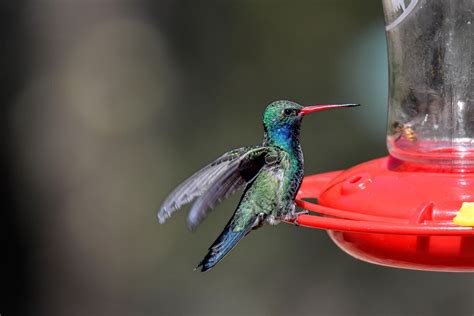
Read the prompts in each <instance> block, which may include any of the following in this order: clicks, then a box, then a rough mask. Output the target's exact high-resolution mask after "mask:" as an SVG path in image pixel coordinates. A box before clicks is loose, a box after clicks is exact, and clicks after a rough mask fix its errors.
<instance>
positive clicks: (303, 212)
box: [293, 210, 309, 226]
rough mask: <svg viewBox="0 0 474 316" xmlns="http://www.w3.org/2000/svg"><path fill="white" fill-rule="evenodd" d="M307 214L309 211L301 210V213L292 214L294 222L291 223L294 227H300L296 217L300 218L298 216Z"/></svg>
mask: <svg viewBox="0 0 474 316" xmlns="http://www.w3.org/2000/svg"><path fill="white" fill-rule="evenodd" d="M308 214H309V211H308V210H303V211H300V212H295V213H294V214H293V216H294V221H293V223H294V224H295V226H300V225H299V224H298V216H300V215H308Z"/></svg>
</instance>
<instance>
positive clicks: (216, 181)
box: [158, 146, 268, 228]
mask: <svg viewBox="0 0 474 316" xmlns="http://www.w3.org/2000/svg"><path fill="white" fill-rule="evenodd" d="M267 151H268V147H262V146H255V147H242V148H238V149H235V150H232V151H230V152H228V153H226V154H224V155H222V156H221V157H219V158H218V159H216V160H215V161H214V162H212V163H211V164H209V165H207V166H206V167H204V168H202V169H201V170H200V171H198V172H196V173H195V174H194V175H192V176H191V177H190V178H188V179H187V180H185V181H184V182H183V183H182V184H181V185H179V186H178V187H177V188H176V189H175V190H174V191H173V192H172V193H171V194H170V195H169V196H168V197H167V198H166V200H165V201H164V202H163V204H162V206H161V208H160V210H159V212H158V219H159V221H160V223H164V222H165V221H166V220H167V219H168V218H169V217H170V216H171V215H172V214H173V213H174V212H175V211H176V210H178V209H179V208H181V207H182V206H183V205H185V204H187V203H190V202H192V201H193V200H194V199H196V198H197V197H201V198H199V199H198V200H197V201H196V203H195V205H194V206H193V208H192V210H191V212H190V216H189V218H188V223H189V226H190V227H191V228H194V227H196V225H197V224H199V223H200V222H201V221H202V219H203V218H205V216H206V215H207V213H208V210H209V209H210V208H212V207H213V206H214V205H215V204H216V203H217V202H219V201H221V200H222V199H225V198H227V197H228V196H229V195H230V194H232V193H233V192H235V191H236V190H238V189H239V188H241V187H242V186H243V185H244V184H245V183H247V182H248V181H249V180H251V179H252V178H253V177H254V176H255V174H257V173H258V171H259V169H260V168H261V166H262V165H263V161H264V160H262V157H264V154H265V153H266V152H267ZM259 164H260V165H259Z"/></svg>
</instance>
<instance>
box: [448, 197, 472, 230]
mask: <svg viewBox="0 0 474 316" xmlns="http://www.w3.org/2000/svg"><path fill="white" fill-rule="evenodd" d="M453 223H454V224H456V225H461V226H474V202H463V203H462V206H461V208H460V209H459V213H458V215H456V217H455V218H453Z"/></svg>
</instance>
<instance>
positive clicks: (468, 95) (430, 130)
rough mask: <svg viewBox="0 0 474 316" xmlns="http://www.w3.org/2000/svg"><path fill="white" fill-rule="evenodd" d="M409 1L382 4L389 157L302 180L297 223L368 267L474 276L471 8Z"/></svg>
mask: <svg viewBox="0 0 474 316" xmlns="http://www.w3.org/2000/svg"><path fill="white" fill-rule="evenodd" d="M408 2H409V3H408ZM408 2H407V1H398V0H383V6H384V14H385V23H386V34H387V43H388V56H389V86H390V89H389V90H390V92H389V104H388V128H387V147H388V150H389V155H388V156H387V157H383V158H379V159H375V160H372V161H368V162H365V163H362V164H360V165H357V166H354V167H352V168H350V169H348V170H345V171H335V172H329V173H324V174H317V175H312V176H308V177H305V179H304V180H303V184H302V186H301V189H300V191H299V193H298V195H297V204H298V206H300V207H301V208H303V209H306V210H309V211H311V212H314V213H312V214H307V215H300V216H299V217H298V219H297V222H298V225H300V226H306V227H311V228H319V229H325V230H328V233H329V236H330V237H331V239H332V240H333V241H334V242H335V243H336V244H337V245H338V246H339V247H340V248H341V249H342V250H344V251H345V252H347V253H348V254H350V255H352V256H354V257H355V258H358V259H361V260H364V261H367V262H371V263H375V264H380V265H384V266H390V267H398V268H408V269H418V270H431V271H453V272H455V271H456V272H461V271H464V272H474V228H473V226H474V207H473V205H474V204H470V203H472V202H474V96H473V90H474V83H473V76H474V68H473V65H474V64H473V59H472V58H473V54H474V30H473V27H472V23H473V22H474V18H473V14H474V2H473V1H472V0H456V1H443V0H430V1H427V0H411V1H408ZM310 199H316V200H317V204H316V203H315V202H313V201H311V200H310Z"/></svg>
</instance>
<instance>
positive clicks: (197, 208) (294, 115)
mask: <svg viewBox="0 0 474 316" xmlns="http://www.w3.org/2000/svg"><path fill="white" fill-rule="evenodd" d="M358 105H359V104H327V105H313V106H301V105H299V104H297V103H294V102H291V101H275V102H272V103H270V104H269V105H268V106H267V107H266V109H265V112H264V114H263V128H264V135H263V142H262V144H261V145H256V146H248V147H241V148H237V149H234V150H231V151H229V152H226V153H225V154H223V155H222V156H220V157H219V158H217V159H216V160H215V161H214V162H212V163H210V164H209V165H207V166H205V167H204V168H202V169H201V170H199V171H198V172H196V173H195V174H193V175H192V176H191V177H189V178H188V179H187V180H185V181H184V182H183V183H182V184H181V185H179V186H178V187H177V188H176V189H175V190H174V191H173V192H171V194H170V195H169V196H168V197H167V198H166V199H165V201H164V202H163V204H162V205H161V208H160V210H159V212H158V220H159V222H160V223H161V224H163V223H164V222H165V221H166V220H167V219H168V218H169V217H170V216H171V215H172V214H173V213H174V212H175V211H177V210H178V209H179V208H181V207H182V206H183V205H185V204H187V203H190V202H192V201H194V204H193V205H192V207H191V209H190V211H189V214H188V218H187V223H188V227H189V228H190V229H191V230H194V229H195V228H196V227H197V226H198V225H199V224H200V223H201V222H202V220H203V219H204V218H205V217H206V216H207V215H208V213H209V212H210V210H211V209H212V208H213V207H214V206H215V205H216V204H217V203H218V202H220V201H222V200H223V199H226V198H227V197H229V196H230V195H231V194H232V193H234V192H235V191H237V190H238V189H241V188H244V191H243V194H242V197H241V199H240V202H239V204H238V206H237V209H236V210H235V212H234V214H233V216H232V217H231V218H230V220H229V222H228V223H227V225H226V226H225V228H224V230H223V231H222V233H221V234H220V235H219V237H217V239H216V240H215V241H214V243H213V244H212V245H211V247H210V248H209V251H208V253H207V254H206V256H205V257H204V259H203V260H202V261H201V262H200V263H199V264H198V265H197V267H196V268H195V270H198V269H199V268H201V271H202V272H204V271H207V270H209V269H211V268H213V267H214V266H215V265H216V264H217V263H218V262H219V261H221V260H222V259H223V258H224V256H226V255H227V254H228V253H229V252H230V251H231V250H232V249H233V248H234V247H235V246H236V245H237V243H238V242H239V241H240V240H241V239H242V238H243V237H245V236H246V235H247V234H249V233H250V232H251V231H252V230H255V229H258V228H260V227H262V226H263V224H264V223H265V222H266V223H268V224H270V225H276V224H278V223H280V222H281V221H295V220H296V218H297V216H298V215H299V213H298V212H296V205H295V197H296V193H297V192H298V190H299V188H300V186H301V182H302V180H303V174H304V169H303V151H302V149H301V144H300V126H301V121H302V119H303V116H305V115H307V114H309V113H313V112H318V111H322V110H328V109H334V108H345V107H354V106H358Z"/></svg>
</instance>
